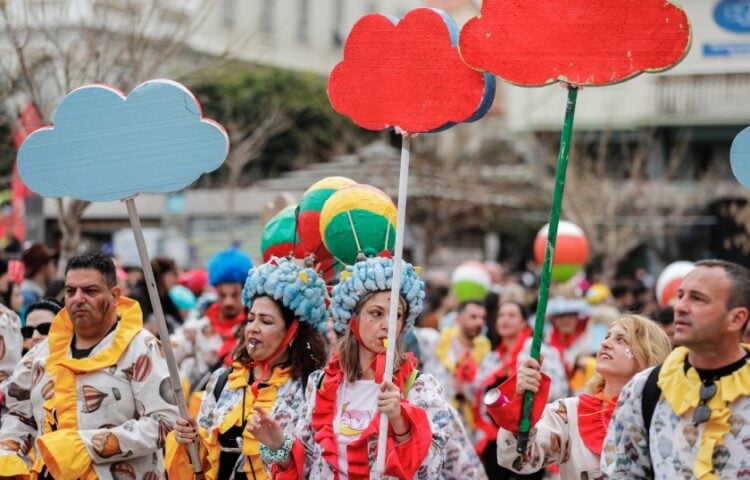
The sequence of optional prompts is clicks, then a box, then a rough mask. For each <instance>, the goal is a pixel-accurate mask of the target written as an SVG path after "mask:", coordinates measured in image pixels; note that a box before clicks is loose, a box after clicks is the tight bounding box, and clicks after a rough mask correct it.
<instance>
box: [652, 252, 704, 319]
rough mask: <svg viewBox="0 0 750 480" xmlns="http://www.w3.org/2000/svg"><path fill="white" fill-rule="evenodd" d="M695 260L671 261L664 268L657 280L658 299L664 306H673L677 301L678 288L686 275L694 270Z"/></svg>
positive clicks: (660, 304)
mask: <svg viewBox="0 0 750 480" xmlns="http://www.w3.org/2000/svg"><path fill="white" fill-rule="evenodd" d="M694 268H695V264H694V263H693V262H687V261H678V262H674V263H670V264H669V265H667V266H666V268H664V270H662V272H661V273H660V274H659V277H658V278H657V280H656V300H657V301H658V302H659V306H661V307H662V308H667V307H672V306H674V304H675V303H676V302H677V290H679V288H680V285H682V280H683V279H684V278H685V275H687V274H688V273H690V272H691V271H693V269H694Z"/></svg>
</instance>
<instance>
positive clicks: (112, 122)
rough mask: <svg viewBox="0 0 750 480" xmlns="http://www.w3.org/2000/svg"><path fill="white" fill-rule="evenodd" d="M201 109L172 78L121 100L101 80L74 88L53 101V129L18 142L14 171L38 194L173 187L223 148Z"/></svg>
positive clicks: (93, 194)
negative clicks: (58, 100) (54, 102)
mask: <svg viewBox="0 0 750 480" xmlns="http://www.w3.org/2000/svg"><path fill="white" fill-rule="evenodd" d="M201 114H202V112H201V107H200V105H199V104H198V101H197V100H196V99H195V97H194V96H193V94H192V93H190V91H189V90H188V89H187V88H185V87H184V86H182V85H180V84H179V83H177V82H173V81H171V80H151V81H148V82H145V83H142V84H140V85H138V86H137V87H136V88H135V89H134V90H133V91H132V92H130V95H128V96H127V97H125V95H124V94H123V93H122V92H120V91H119V90H116V89H114V88H112V87H109V86H106V85H86V86H83V87H79V88H77V89H75V90H73V91H72V92H70V93H69V94H68V95H67V96H66V97H65V98H63V100H62V102H60V105H59V106H58V107H57V111H56V112H55V118H54V126H53V127H44V128H41V129H39V130H37V131H35V132H34V133H32V134H31V135H29V137H27V138H26V140H25V141H24V142H23V144H22V145H21V148H20V150H19V152H18V172H19V174H20V176H21V179H22V180H23V181H24V183H25V184H26V185H27V186H28V187H29V188H30V189H31V190H33V191H34V192H36V193H38V194H39V195H41V196H43V197H66V196H67V197H73V198H77V199H80V200H90V201H99V202H107V201H112V200H121V199H125V198H128V197H131V196H133V195H135V194H137V193H141V192H149V193H167V192H172V191H175V190H180V189H182V188H185V187H187V186H188V185H190V184H191V183H193V182H194V181H195V180H197V179H198V177H199V176H200V175H201V174H203V173H205V172H210V171H212V170H215V169H217V168H219V167H220V166H221V164H222V163H223V162H224V160H225V159H226V156H227V153H228V149H229V140H228V138H227V134H226V132H225V131H224V129H223V128H222V127H221V125H219V124H218V123H216V122H214V121H212V120H208V119H204V118H202V116H201Z"/></svg>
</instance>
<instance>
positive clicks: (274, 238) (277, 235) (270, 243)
mask: <svg viewBox="0 0 750 480" xmlns="http://www.w3.org/2000/svg"><path fill="white" fill-rule="evenodd" d="M296 208H297V206H296V205H290V206H288V207H285V208H284V209H283V210H281V211H280V212H279V213H277V214H276V215H274V217H273V218H271V220H269V221H268V223H266V226H265V228H264V229H263V236H262V237H261V240H260V252H261V254H262V255H263V262H267V261H269V260H271V257H286V256H288V255H290V254H291V255H292V256H294V257H298V256H299V252H300V250H301V249H300V247H299V237H298V236H297V233H296V231H295V229H296V223H297V222H296V220H295V212H296Z"/></svg>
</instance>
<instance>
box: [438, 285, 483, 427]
mask: <svg viewBox="0 0 750 480" xmlns="http://www.w3.org/2000/svg"><path fill="white" fill-rule="evenodd" d="M486 316H487V310H486V308H485V306H484V303H482V302H480V301H478V300H468V301H466V302H463V303H461V304H460V305H459V306H458V311H457V313H456V318H455V323H456V325H455V326H454V327H449V328H444V329H443V331H442V332H441V334H440V339H439V340H438V342H437V345H436V347H435V354H434V355H433V356H431V357H430V359H429V361H428V362H427V363H425V371H426V372H427V373H430V374H432V375H434V376H435V377H436V378H437V379H438V381H439V382H440V384H441V385H442V387H443V395H444V396H445V399H446V400H448V401H449V402H451V404H452V405H453V407H455V408H456V410H458V412H459V414H460V415H461V418H462V420H463V422H464V425H465V426H466V428H467V430H468V431H469V432H470V434H471V433H473V431H474V419H473V414H472V405H473V402H474V396H475V390H474V389H475V386H474V379H475V377H476V374H477V370H478V368H479V364H480V363H481V362H482V359H484V356H485V355H486V354H487V352H489V351H490V350H491V346H490V341H489V340H488V339H487V337H485V336H484V335H482V330H483V329H484V325H485V317H486Z"/></svg>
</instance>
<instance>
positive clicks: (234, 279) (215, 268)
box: [208, 248, 253, 287]
mask: <svg viewBox="0 0 750 480" xmlns="http://www.w3.org/2000/svg"><path fill="white" fill-rule="evenodd" d="M251 268H253V261H252V260H251V259H250V256H249V255H248V254H246V253H245V252H243V251H241V250H238V249H236V248H229V249H227V250H224V251H221V252H219V253H217V254H216V255H214V256H213V257H212V258H211V260H209V261H208V283H210V284H211V286H212V287H216V286H219V285H221V284H222V283H240V284H241V283H245V279H246V278H247V272H248V270H250V269H251Z"/></svg>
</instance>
